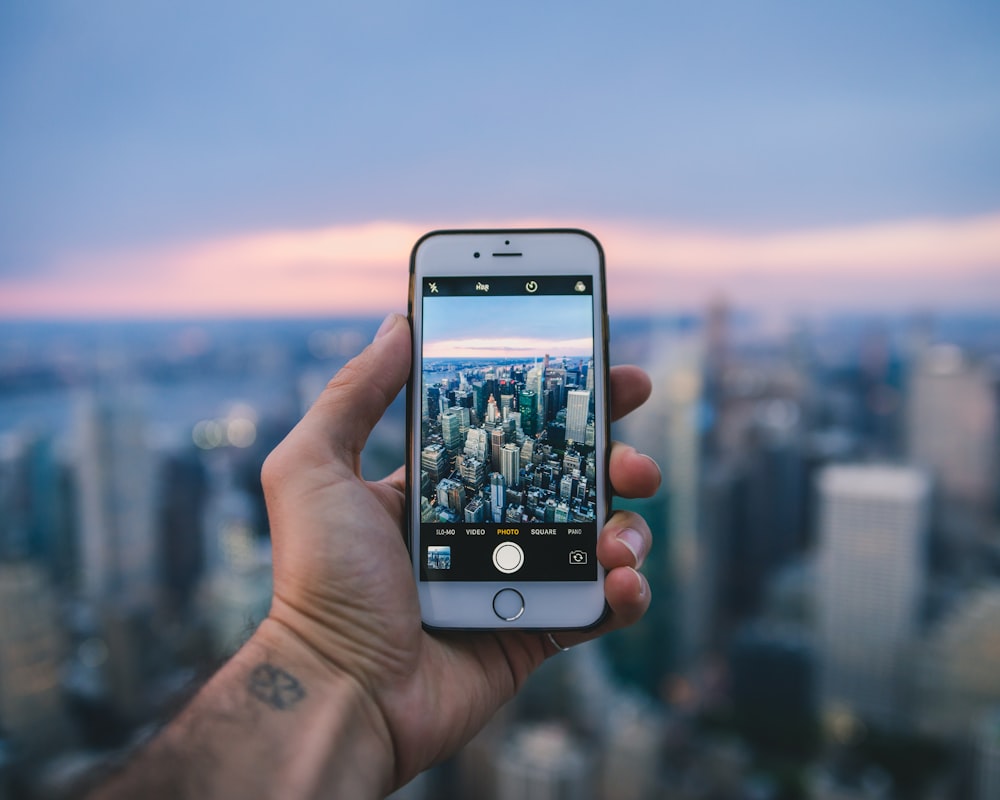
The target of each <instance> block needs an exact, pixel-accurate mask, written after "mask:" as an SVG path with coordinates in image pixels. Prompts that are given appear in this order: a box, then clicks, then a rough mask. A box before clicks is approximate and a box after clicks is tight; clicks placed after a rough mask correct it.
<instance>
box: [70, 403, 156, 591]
mask: <svg viewBox="0 0 1000 800" xmlns="http://www.w3.org/2000/svg"><path fill="white" fill-rule="evenodd" d="M133 400H134V398H133V397H131V396H130V395H128V394H126V393H117V394H112V393H111V392H106V391H102V392H100V393H88V394H86V395H84V396H82V397H81V398H80V400H79V403H78V405H77V408H76V412H77V417H76V463H75V468H76V481H77V487H78V492H77V499H78V508H79V512H78V518H79V525H80V563H81V579H80V590H81V592H82V594H83V596H84V598H85V599H87V600H89V601H90V602H92V603H95V604H97V605H99V606H100V605H106V604H113V605H114V606H115V607H116V608H118V609H119V610H123V609H138V608H148V607H151V606H152V603H153V600H154V594H155V587H156V581H155V578H156V568H155V559H156V552H155V543H156V535H155V522H156V494H155V466H156V465H155V463H154V455H153V453H152V451H151V450H150V447H149V442H148V441H147V438H146V430H145V426H144V421H143V418H142V416H141V414H140V412H139V409H138V406H137V404H136V403H135V402H132V401H133Z"/></svg>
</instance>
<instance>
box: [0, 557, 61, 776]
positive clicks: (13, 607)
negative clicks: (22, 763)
mask: <svg viewBox="0 0 1000 800" xmlns="http://www.w3.org/2000/svg"><path fill="white" fill-rule="evenodd" d="M58 615H59V610H58V607H57V601H56V596H55V592H53V591H52V588H51V587H50V586H49V584H48V581H47V580H46V576H45V574H44V571H43V570H42V569H41V567H40V566H37V565H35V564H32V563H31V562H27V561H22V562H0V723H2V725H3V730H4V734H6V736H8V737H10V740H11V742H12V743H13V744H15V745H16V746H17V747H18V748H19V749H21V750H23V752H24V753H25V754H27V755H29V756H35V757H37V756H39V755H51V754H52V752H54V751H55V750H58V748H59V747H61V746H65V745H66V744H67V743H68V741H69V739H70V729H69V721H68V719H67V717H66V715H65V712H64V709H63V705H62V687H61V685H60V678H59V669H60V665H61V662H62V660H63V658H64V657H65V654H66V653H65V651H66V643H65V641H64V637H63V635H62V632H61V631H60V630H59V627H58Z"/></svg>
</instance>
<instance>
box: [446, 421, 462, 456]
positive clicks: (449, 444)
mask: <svg viewBox="0 0 1000 800" xmlns="http://www.w3.org/2000/svg"><path fill="white" fill-rule="evenodd" d="M441 438H442V439H444V446H445V447H446V448H447V450H448V455H449V456H451V455H454V454H455V453H457V452H458V451H459V450H460V449H461V447H462V421H461V419H460V418H459V416H458V414H455V413H454V412H452V411H446V412H445V413H444V414H442V415H441Z"/></svg>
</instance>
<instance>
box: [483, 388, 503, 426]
mask: <svg viewBox="0 0 1000 800" xmlns="http://www.w3.org/2000/svg"><path fill="white" fill-rule="evenodd" d="M501 419H502V417H501V416H500V409H499V408H497V401H496V400H494V399H493V395H492V394H491V395H490V396H489V399H488V400H487V401H486V424H487V425H499V424H500V420H501Z"/></svg>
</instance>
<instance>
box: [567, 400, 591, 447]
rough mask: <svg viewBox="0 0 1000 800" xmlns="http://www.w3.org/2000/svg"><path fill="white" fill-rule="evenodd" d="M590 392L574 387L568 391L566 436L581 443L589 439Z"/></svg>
mask: <svg viewBox="0 0 1000 800" xmlns="http://www.w3.org/2000/svg"><path fill="white" fill-rule="evenodd" d="M589 416H590V392H588V391H586V390H584V391H580V390H578V389H574V390H572V391H569V392H567V393H566V438H567V439H570V440H572V441H574V442H579V443H581V444H583V443H585V442H586V441H587V419H588V417H589Z"/></svg>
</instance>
